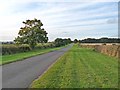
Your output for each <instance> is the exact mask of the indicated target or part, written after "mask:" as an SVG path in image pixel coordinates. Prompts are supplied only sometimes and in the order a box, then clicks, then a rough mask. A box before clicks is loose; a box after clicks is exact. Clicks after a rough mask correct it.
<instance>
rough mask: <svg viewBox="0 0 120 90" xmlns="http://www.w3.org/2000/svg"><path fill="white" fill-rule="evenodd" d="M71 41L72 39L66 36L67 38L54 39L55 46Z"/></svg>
mask: <svg viewBox="0 0 120 90" xmlns="http://www.w3.org/2000/svg"><path fill="white" fill-rule="evenodd" d="M71 42H72V41H71V39H70V38H68V39H62V38H57V39H55V41H54V43H55V46H56V47H59V46H64V45H67V44H70V43H71Z"/></svg>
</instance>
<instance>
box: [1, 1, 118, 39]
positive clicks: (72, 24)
mask: <svg viewBox="0 0 120 90" xmlns="http://www.w3.org/2000/svg"><path fill="white" fill-rule="evenodd" d="M34 18H37V19H40V20H41V21H42V23H43V26H42V28H44V29H45V30H46V31H47V32H48V37H49V41H53V40H54V39H56V38H71V39H72V40H74V39H75V38H76V39H84V38H101V37H112V38H114V37H117V36H118V0H84V2H82V1H80V0H69V1H68V0H66V1H65V0H61V1H60V0H44V1H43V0H1V1H0V20H1V21H0V41H12V40H14V39H15V37H17V36H18V32H19V30H20V27H23V26H24V24H23V23H22V22H23V21H25V20H27V19H34Z"/></svg>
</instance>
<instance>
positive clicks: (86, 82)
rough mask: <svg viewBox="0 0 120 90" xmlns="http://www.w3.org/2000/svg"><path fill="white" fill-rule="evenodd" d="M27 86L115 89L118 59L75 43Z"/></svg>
mask: <svg viewBox="0 0 120 90" xmlns="http://www.w3.org/2000/svg"><path fill="white" fill-rule="evenodd" d="M30 88H118V60H117V59H116V58H114V57H109V56H107V55H104V54H101V53H98V52H95V51H93V49H88V48H81V47H80V46H78V45H77V44H75V45H74V46H73V47H72V48H71V50H69V51H68V52H67V53H65V54H64V55H63V56H62V57H60V58H59V59H58V61H57V62H56V63H55V64H54V65H53V66H52V67H51V68H50V69H49V70H48V71H47V72H46V73H45V74H43V75H42V76H41V77H40V78H38V79H37V80H35V81H34V82H33V83H32V84H31V87H30Z"/></svg>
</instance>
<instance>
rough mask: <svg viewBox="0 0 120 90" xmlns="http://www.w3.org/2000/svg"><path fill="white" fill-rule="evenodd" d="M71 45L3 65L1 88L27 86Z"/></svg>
mask: <svg viewBox="0 0 120 90" xmlns="http://www.w3.org/2000/svg"><path fill="white" fill-rule="evenodd" d="M71 47H72V44H71V45H69V46H68V47H66V48H62V49H60V50H56V51H53V52H49V53H46V54H42V55H39V56H35V57H31V58H28V59H25V60H23V61H18V62H13V63H10V64H6V65H3V66H2V88H28V87H29V85H30V84H31V83H32V81H33V80H35V79H36V78H38V77H39V76H40V75H41V74H42V73H43V72H44V71H46V70H47V69H48V67H49V66H50V65H51V64H52V63H54V62H55V61H56V60H57V59H58V58H59V57H60V56H61V55H63V54H64V53H65V52H66V51H68V50H69V49H70V48H71Z"/></svg>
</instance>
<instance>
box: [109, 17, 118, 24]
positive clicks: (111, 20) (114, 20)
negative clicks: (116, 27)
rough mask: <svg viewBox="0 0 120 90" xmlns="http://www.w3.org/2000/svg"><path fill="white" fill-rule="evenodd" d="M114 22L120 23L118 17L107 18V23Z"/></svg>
mask: <svg viewBox="0 0 120 90" xmlns="http://www.w3.org/2000/svg"><path fill="white" fill-rule="evenodd" d="M114 23H118V19H116V18H112V19H108V20H107V24H114Z"/></svg>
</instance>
